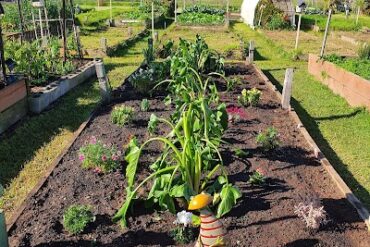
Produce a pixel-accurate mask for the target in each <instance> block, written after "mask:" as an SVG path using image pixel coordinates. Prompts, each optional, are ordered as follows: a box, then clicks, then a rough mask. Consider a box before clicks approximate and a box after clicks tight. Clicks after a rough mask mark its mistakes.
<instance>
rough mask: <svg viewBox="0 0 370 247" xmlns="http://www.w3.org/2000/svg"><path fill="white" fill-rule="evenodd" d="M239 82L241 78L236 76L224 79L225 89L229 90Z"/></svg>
mask: <svg viewBox="0 0 370 247" xmlns="http://www.w3.org/2000/svg"><path fill="white" fill-rule="evenodd" d="M238 84H241V80H240V78H238V77H235V78H231V79H229V80H226V91H231V90H233V89H234V87H235V85H238Z"/></svg>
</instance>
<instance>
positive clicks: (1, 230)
mask: <svg viewBox="0 0 370 247" xmlns="http://www.w3.org/2000/svg"><path fill="white" fill-rule="evenodd" d="M3 194H4V188H3V186H2V185H1V184H0V197H2V196H3ZM0 246H1V247H8V246H9V242H8V233H7V231H6V224H5V215H4V212H3V210H2V209H0Z"/></svg>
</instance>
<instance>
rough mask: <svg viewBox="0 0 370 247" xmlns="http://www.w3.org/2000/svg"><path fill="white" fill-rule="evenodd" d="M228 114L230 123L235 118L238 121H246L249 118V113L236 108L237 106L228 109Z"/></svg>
mask: <svg viewBox="0 0 370 247" xmlns="http://www.w3.org/2000/svg"><path fill="white" fill-rule="evenodd" d="M226 112H227V113H228V115H229V120H230V121H231V120H232V119H233V118H235V119H236V120H238V119H240V118H241V119H246V118H247V113H246V112H245V111H244V109H242V108H239V107H235V106H231V107H228V108H226Z"/></svg>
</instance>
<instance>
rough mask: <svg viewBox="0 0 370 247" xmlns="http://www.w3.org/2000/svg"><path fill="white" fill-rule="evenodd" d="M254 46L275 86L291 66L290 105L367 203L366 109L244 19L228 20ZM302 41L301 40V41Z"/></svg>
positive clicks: (369, 125) (369, 128)
mask: <svg viewBox="0 0 370 247" xmlns="http://www.w3.org/2000/svg"><path fill="white" fill-rule="evenodd" d="M232 29H233V31H234V32H235V33H238V34H239V35H241V36H242V37H243V38H244V39H246V40H251V39H252V40H254V41H255V42H256V47H257V53H258V56H257V61H256V64H257V65H258V66H259V67H260V68H261V69H263V71H264V72H265V73H266V74H267V75H268V77H269V78H270V80H271V81H273V82H274V83H275V84H276V85H277V86H278V87H279V89H281V85H282V83H283V81H284V73H285V68H287V67H295V74H294V86H293V97H294V99H293V102H292V104H293V107H294V108H295V110H296V111H297V113H298V114H299V115H300V117H301V119H302V121H303V123H304V125H305V126H306V128H307V129H308V131H309V132H310V134H311V135H312V137H313V138H314V139H315V141H316V142H317V143H318V145H319V147H320V148H321V150H322V151H323V152H324V154H325V155H326V156H327V158H328V159H329V160H330V161H331V162H332V164H333V166H334V167H335V169H336V170H337V171H338V173H339V174H340V175H341V177H342V178H343V179H344V180H345V182H346V183H347V184H348V186H349V187H350V188H351V189H352V190H353V192H354V193H355V194H356V196H358V197H359V198H360V199H361V200H362V201H363V202H364V203H365V204H366V206H367V207H368V208H370V193H369V191H370V180H369V177H370V139H369V138H366V137H367V136H369V135H370V122H369V119H370V114H369V112H368V111H366V110H365V109H362V108H352V107H350V106H349V105H348V104H347V102H346V101H345V100H344V99H343V98H341V97H339V96H337V95H335V94H333V93H332V91H331V90H330V89H329V88H327V87H326V86H324V85H322V84H321V83H320V82H318V81H316V80H315V79H314V78H313V76H311V75H310V74H309V73H308V71H307V62H302V61H298V62H293V61H292V60H291V59H290V54H291V50H289V49H287V50H285V49H286V47H285V46H284V45H281V44H279V43H278V42H274V41H272V40H271V39H269V38H268V37H266V36H265V35H264V34H263V33H258V32H256V31H253V30H252V29H250V28H248V27H247V26H245V25H244V24H241V23H236V24H234V25H233V26H232ZM302 46H303V43H302Z"/></svg>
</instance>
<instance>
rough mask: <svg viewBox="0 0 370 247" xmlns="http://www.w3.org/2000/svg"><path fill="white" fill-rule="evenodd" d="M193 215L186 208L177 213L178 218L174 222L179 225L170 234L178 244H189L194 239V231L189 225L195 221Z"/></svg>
mask: <svg viewBox="0 0 370 247" xmlns="http://www.w3.org/2000/svg"><path fill="white" fill-rule="evenodd" d="M193 217H194V216H193V214H192V213H189V212H186V211H185V210H183V211H181V212H179V213H177V217H176V220H175V221H174V222H173V223H174V224H175V225H177V227H176V228H174V229H173V230H171V231H170V234H169V235H170V237H172V238H173V240H175V242H176V243H177V244H189V243H191V242H193V241H194V239H195V235H194V232H193V230H192V229H191V228H190V227H189V226H190V225H192V223H193Z"/></svg>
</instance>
